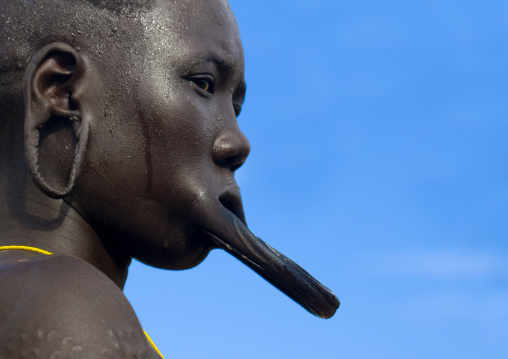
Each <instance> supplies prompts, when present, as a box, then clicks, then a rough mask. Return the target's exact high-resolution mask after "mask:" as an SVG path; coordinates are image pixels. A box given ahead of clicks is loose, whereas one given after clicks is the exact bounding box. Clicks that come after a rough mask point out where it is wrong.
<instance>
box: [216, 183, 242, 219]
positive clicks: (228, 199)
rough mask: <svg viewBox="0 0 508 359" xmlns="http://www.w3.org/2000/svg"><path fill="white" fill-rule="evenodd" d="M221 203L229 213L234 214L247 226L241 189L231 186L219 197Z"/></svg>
mask: <svg viewBox="0 0 508 359" xmlns="http://www.w3.org/2000/svg"><path fill="white" fill-rule="evenodd" d="M219 202H220V203H221V204H222V205H223V206H224V207H225V208H226V209H228V210H229V211H231V212H233V214H234V215H235V216H237V217H238V218H239V219H240V220H241V221H242V222H243V224H245V225H246V224H247V223H246V220H245V213H244V211H243V204H242V197H241V196H240V188H239V187H238V186H236V185H235V186H231V187H230V188H229V189H228V190H227V191H225V192H224V193H223V194H222V195H220V197H219Z"/></svg>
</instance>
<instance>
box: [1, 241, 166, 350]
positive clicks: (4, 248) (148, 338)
mask: <svg viewBox="0 0 508 359" xmlns="http://www.w3.org/2000/svg"><path fill="white" fill-rule="evenodd" d="M8 250H18V251H29V252H35V253H39V254H45V255H47V256H49V255H52V254H53V253H50V252H48V251H45V250H43V249H39V248H35V247H27V246H0V251H8ZM143 333H145V337H146V340H147V341H148V344H150V346H151V347H152V348H153V350H155V352H156V353H157V354H159V356H160V357H161V358H162V359H164V357H163V356H162V354H161V352H160V351H159V349H157V347H156V346H155V344H154V343H153V341H152V339H150V337H149V336H148V334H146V332H145V331H144V330H143Z"/></svg>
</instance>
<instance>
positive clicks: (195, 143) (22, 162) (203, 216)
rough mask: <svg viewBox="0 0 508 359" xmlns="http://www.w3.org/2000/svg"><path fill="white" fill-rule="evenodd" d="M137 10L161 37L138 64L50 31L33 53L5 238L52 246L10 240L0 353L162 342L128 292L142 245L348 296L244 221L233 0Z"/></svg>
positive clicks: (10, 165) (311, 295)
mask: <svg viewBox="0 0 508 359" xmlns="http://www.w3.org/2000/svg"><path fill="white" fill-rule="evenodd" d="M141 21H144V22H146V24H148V26H146V30H145V33H144V34H143V41H144V42H143V44H144V45H142V44H141V43H140V44H139V46H146V44H149V45H150V46H148V48H147V49H146V51H144V52H143V56H142V57H138V58H137V59H136V62H134V63H129V62H128V61H127V60H125V59H124V58H122V56H121V55H120V54H118V53H115V52H114V50H112V52H111V53H110V54H109V57H110V58H111V59H112V60H113V61H111V62H112V63H114V64H116V66H114V67H113V68H112V67H111V66H109V65H108V64H105V63H104V62H101V61H96V60H95V59H94V57H93V56H88V54H87V53H86V52H83V51H78V50H76V48H75V47H74V46H71V45H70V44H67V43H62V42H55V43H50V44H48V45H46V46H44V47H42V48H41V49H39V50H38V51H37V53H36V54H35V55H34V56H33V58H32V59H31V61H30V64H29V65H28V67H27V68H26V71H25V77H24V80H23V96H24V102H23V109H22V110H23V111H20V113H24V124H23V128H20V130H21V131H22V133H23V134H24V141H23V145H22V146H20V149H21V148H22V151H23V152H24V154H25V158H24V159H23V158H22V156H20V155H19V152H20V151H17V152H16V151H13V152H14V155H13V158H12V159H11V160H10V161H7V162H5V163H6V164H4V165H3V166H4V168H3V169H2V171H3V173H6V174H7V176H6V177H7V180H6V181H3V182H0V234H1V236H0V245H24V246H32V247H38V248H42V249H44V250H47V251H49V252H51V253H54V254H55V255H53V256H44V255H40V254H35V253H30V252H25V251H3V252H0V282H1V283H2V288H6V289H5V290H4V289H3V293H2V295H1V296H0V308H1V309H0V310H1V311H0V358H3V356H5V357H7V358H10V357H15V356H13V355H11V354H10V353H20V352H21V351H27V350H32V351H34V350H37V353H38V354H39V355H40V356H41V357H48V358H49V357H51V355H53V354H55V353H56V354H59V353H60V354H61V357H64V358H68V357H76V358H79V357H82V356H83V357H90V358H100V357H114V358H125V357H129V353H134V354H135V356H134V357H139V358H154V357H157V355H156V354H155V353H154V352H153V350H152V349H151V348H150V346H149V345H148V343H147V342H146V340H145V338H144V334H143V331H142V329H141V326H140V324H139V321H138V320H137V318H136V315H135V314H134V312H133V310H132V308H131V307H130V305H129V303H128V302H127V300H126V299H125V297H124V296H123V294H122V292H121V289H122V288H123V286H124V284H125V281H126V278H127V270H128V266H129V264H130V262H131V259H132V258H135V259H138V260H140V261H142V262H144V263H146V264H149V265H152V266H155V267H159V268H165V269H185V268H191V267H194V266H196V265H197V264H199V263H200V262H201V261H202V260H203V259H204V258H205V257H206V255H207V254H208V252H209V251H210V250H211V249H214V248H222V249H225V250H226V251H228V252H229V253H231V254H232V255H234V256H236V257H237V258H238V259H240V260H241V261H242V262H244V263H245V264H247V265H248V266H250V267H251V268H252V269H254V270H255V271H257V272H258V273H259V274H261V275H262V276H263V277H264V278H265V279H267V280H268V281H270V282H271V283H272V284H274V285H275V286H276V287H278V288H279V289H281V290H282V291H283V292H285V293H286V294H287V295H289V296H290V297H291V298H293V299H294V300H296V301H297V302H298V303H299V304H301V305H302V306H303V307H305V308H306V309H307V310H309V311H311V312H312V313H314V314H316V315H319V316H321V317H330V316H331V315H333V313H334V312H335V310H336V308H337V307H338V301H337V299H336V297H335V296H334V295H333V294H332V293H331V292H329V291H328V290H327V289H326V288H325V287H323V286H322V285H321V284H319V282H317V281H316V280H315V279H314V278H312V277H311V276H309V275H308V274H307V273H306V272H305V271H304V270H303V269H301V268H300V267H299V266H298V265H296V264H295V263H293V262H292V261H291V260H289V259H288V258H286V257H285V256H283V255H282V254H280V253H278V252H277V251H275V250H273V249H272V248H271V247H269V246H267V245H266V244H265V243H264V242H262V241H261V240H260V239H259V238H257V237H255V236H254V235H253V234H252V233H251V232H250V231H249V230H248V229H247V227H246V225H245V218H244V214H243V209H242V203H241V197H240V191H239V188H238V186H237V185H236V182H235V179H234V172H235V170H236V169H238V168H239V167H240V166H241V165H242V164H243V163H244V161H245V160H246V158H247V156H248V154H249V150H250V148H249V143H248V141H247V139H246V138H245V136H244V135H243V134H242V132H241V131H240V129H239V127H238V124H237V121H236V117H237V116H238V114H239V113H240V110H241V106H242V103H243V100H244V96H245V88H246V87H245V82H244V62H243V52H242V46H241V42H240V37H239V34H238V30H237V27H236V23H235V20H234V17H233V15H232V14H231V11H230V9H229V6H228V5H227V3H226V1H223V0H214V1H210V0H206V1H203V0H186V1H180V2H179V4H178V5H171V6H170V5H168V4H167V2H166V1H163V0H160V1H156V4H155V7H154V8H153V9H151V10H150V13H149V15H148V16H146V17H145V18H143V19H141ZM175 24H176V25H175ZM179 25H180V26H179ZM181 25H184V26H181ZM182 29H184V30H182ZM123 46H133V47H136V44H134V45H133V44H131V43H126V44H123ZM119 64H122V66H119ZM126 72H127V73H128V76H124V74H125V73H126ZM126 89H127V90H126ZM13 116H19V113H17V114H15V115H13ZM11 123H16V122H15V121H11ZM20 127H21V126H20ZM20 135H21V133H20ZM14 147H15V146H13V148H14ZM27 169H28V171H27ZM27 172H28V173H29V174H30V177H31V178H28V177H27V176H26V173H27ZM13 183H14V185H12V184H13ZM13 188H14V190H13ZM27 353H28V352H27ZM33 353H35V352H33ZM28 354H29V353H28Z"/></svg>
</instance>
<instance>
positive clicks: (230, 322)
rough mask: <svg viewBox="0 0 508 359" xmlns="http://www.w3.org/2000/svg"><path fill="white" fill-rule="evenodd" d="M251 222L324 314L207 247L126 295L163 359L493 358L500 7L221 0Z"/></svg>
mask: <svg viewBox="0 0 508 359" xmlns="http://www.w3.org/2000/svg"><path fill="white" fill-rule="evenodd" d="M230 4H231V7H232V8H233V11H234V12H235V14H236V17H237V21H238V24H239V27H240V32H241V35H242V39H243V45H244V50H245V58H246V80H247V83H248V91H247V98H246V102H245V106H244V108H243V110H242V114H241V116H240V118H239V123H240V126H241V128H242V130H243V131H244V132H245V134H246V135H247V137H248V138H249V140H250V142H251V146H252V152H251V155H250V157H249V159H248V160H247V162H246V164H245V165H244V167H242V168H241V169H240V170H239V171H238V173H237V180H238V182H239V184H240V186H241V188H242V194H243V199H244V207H245V211H246V215H247V221H248V224H249V227H250V228H251V230H252V231H253V232H254V233H255V234H256V235H257V236H259V237H261V238H263V239H264V240H265V241H267V242H268V243H269V244H271V245H272V246H273V247H275V248H277V249H279V250H280V251H281V252H282V253H284V254H286V255H287V256H288V257H290V258H292V259H293V260H295V261H296V262H297V263H299V264H300V265H302V266H303V267H304V268H305V269H307V270H308V271H309V272H310V273H311V274H313V275H314V276H315V277H316V278H317V279H318V280H320V281H321V282H322V283H323V284H325V285H326V286H328V287H329V288H331V289H332V290H333V291H334V292H335V293H336V294H337V296H338V297H339V299H340V300H341V302H342V305H341V307H340V309H339V310H338V312H337V314H336V315H335V317H333V318H332V319H330V320H321V319H318V318H315V317H313V316H312V315H311V314H309V313H307V312H306V311H305V310H303V309H302V308H301V307H300V306H298V305H297V304H295V303H294V302H292V301H291V300H290V299H288V298H287V297H285V295H283V294H282V293H280V292H279V291H278V290H277V289H275V288H274V287H272V286H271V285H270V284H268V283H267V282H265V281H264V280H263V279H261V277H259V276H258V275H257V274H255V273H254V272H252V271H251V270H250V269H248V268H247V267H245V266H244V265H243V264H241V263H240V262H239V261H237V260H236V259H234V258H233V257H231V256H229V255H227V254H226V253H224V252H222V251H219V250H217V251H213V252H212V253H210V255H209V257H208V258H207V259H206V260H205V261H204V262H203V263H202V264H201V265H199V266H198V267H196V268H194V269H191V270H188V271H183V272H170V271H162V270H156V269H152V268H148V267H146V266H144V265H141V264H138V263H134V264H133V265H132V267H131V272H130V277H129V280H128V282H127V286H126V294H127V296H128V298H129V299H130V300H131V302H132V304H133V306H134V308H135V310H136V312H137V313H138V315H139V317H140V320H141V322H142V325H143V326H144V328H145V329H146V330H147V331H148V332H149V334H150V335H151V336H152V339H153V340H154V341H155V342H156V344H157V345H158V346H159V349H160V350H161V351H162V353H163V354H164V355H165V356H166V358H191V359H192V358H242V359H249V358H256V359H257V358H268V359H271V358H291V359H293V358H294V359H297V358H302V359H303V358H305V359H307V358H325V359H328V358H348V359H356V358H358V359H367V358H368V359H370V358H374V359H378V358H390V359H393V358H425V359H427V358H461V359H464V358H489V359H497V358H503V359H505V358H508V241H507V240H508V220H507V219H508V71H507V66H508V20H507V19H508V1H505V0H492V1H480V0H399V1H396V0H384V1H373V0H356V1H338V0H314V1H303V0H255V1H254V0H231V1H230Z"/></svg>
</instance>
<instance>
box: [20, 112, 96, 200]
mask: <svg viewBox="0 0 508 359" xmlns="http://www.w3.org/2000/svg"><path fill="white" fill-rule="evenodd" d="M68 121H70V122H73V123H74V125H79V129H77V130H76V131H75V135H76V138H77V143H76V148H75V150H74V156H73V158H72V163H71V170H70V173H69V180H68V181H67V184H66V185H65V187H64V188H54V186H51V185H49V184H48V183H47V182H46V180H45V179H44V177H43V176H42V175H41V173H40V171H39V141H40V131H41V130H42V128H43V127H44V124H43V125H39V126H37V127H36V128H35V129H32V131H30V132H31V134H30V136H27V138H26V141H27V143H26V148H27V152H26V160H27V165H28V168H29V170H30V173H31V175H32V180H33V181H34V183H35V185H36V186H37V187H38V188H39V189H40V190H41V191H42V192H43V193H44V194H46V195H47V196H49V197H51V198H55V199H62V198H64V197H66V196H68V195H69V193H71V192H72V190H73V189H74V186H75V184H76V180H77V178H78V177H79V174H80V172H81V168H82V166H83V161H84V159H85V153H86V147H87V144H88V132H89V128H88V123H87V121H83V120H82V118H81V117H80V116H77V115H72V116H69V118H68ZM47 122H48V121H46V123H47Z"/></svg>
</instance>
